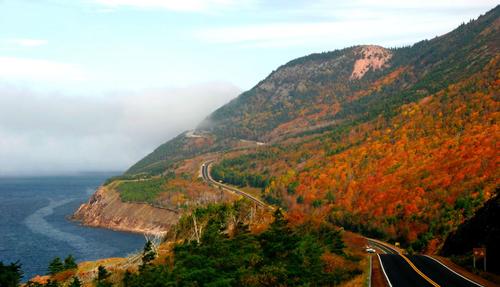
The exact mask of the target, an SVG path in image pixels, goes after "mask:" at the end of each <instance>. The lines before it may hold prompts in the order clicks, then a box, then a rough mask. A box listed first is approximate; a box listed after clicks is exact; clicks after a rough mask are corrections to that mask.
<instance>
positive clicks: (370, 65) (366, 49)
mask: <svg viewBox="0 0 500 287" xmlns="http://www.w3.org/2000/svg"><path fill="white" fill-rule="evenodd" d="M359 55H360V56H361V58H359V59H358V60H356V62H355V63H354V68H353V71H352V74H351V80H354V79H361V78H362V77H363V76H364V75H365V73H366V72H368V71H369V70H370V69H372V70H379V69H382V68H384V67H385V66H386V63H387V61H389V59H391V57H392V54H391V52H390V51H389V50H387V49H385V48H383V47H380V46H373V45H370V46H363V47H361V50H360V52H359Z"/></svg>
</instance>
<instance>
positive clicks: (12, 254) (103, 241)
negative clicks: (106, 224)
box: [0, 173, 144, 281]
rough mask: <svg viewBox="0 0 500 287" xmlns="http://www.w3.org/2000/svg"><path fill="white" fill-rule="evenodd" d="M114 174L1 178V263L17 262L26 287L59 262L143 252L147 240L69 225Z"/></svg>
mask: <svg viewBox="0 0 500 287" xmlns="http://www.w3.org/2000/svg"><path fill="white" fill-rule="evenodd" d="M112 175H113V174H109V173H107V174H86V175H81V176H60V177H29V178H28V177H24V178H0V261H3V263H4V264H5V263H10V262H15V261H17V260H19V261H20V262H21V264H22V269H23V271H24V273H25V275H24V278H23V281H27V280H28V279H30V278H32V277H33V276H34V275H35V274H45V273H47V266H48V264H49V262H50V261H51V260H52V259H53V258H54V257H55V256H59V257H61V258H64V257H66V256H67V255H69V254H72V255H73V256H74V257H75V258H76V260H77V261H78V262H81V261H87V260H95V259H99V258H106V257H120V256H126V255H127V254H130V253H133V252H136V251H139V250H141V249H142V247H143V246H144V237H143V236H141V235H137V234H131V233H124V232H115V231H111V230H107V229H101V228H91V227H84V226H81V225H79V224H78V223H77V222H72V221H70V220H68V216H70V215H71V214H72V213H73V212H74V211H75V210H76V209H77V208H78V207H79V205H80V204H82V203H83V202H85V201H87V199H88V198H89V197H90V195H91V194H92V193H93V192H94V191H95V189H96V188H97V187H98V186H99V185H100V184H101V183H103V182H104V180H105V179H106V178H108V177H110V176H112Z"/></svg>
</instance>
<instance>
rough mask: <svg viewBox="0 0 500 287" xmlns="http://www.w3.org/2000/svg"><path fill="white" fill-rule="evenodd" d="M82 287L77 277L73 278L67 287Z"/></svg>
mask: <svg viewBox="0 0 500 287" xmlns="http://www.w3.org/2000/svg"><path fill="white" fill-rule="evenodd" d="M80 286H82V282H81V281H80V279H78V277H76V276H75V277H73V281H71V283H70V284H69V287H80Z"/></svg>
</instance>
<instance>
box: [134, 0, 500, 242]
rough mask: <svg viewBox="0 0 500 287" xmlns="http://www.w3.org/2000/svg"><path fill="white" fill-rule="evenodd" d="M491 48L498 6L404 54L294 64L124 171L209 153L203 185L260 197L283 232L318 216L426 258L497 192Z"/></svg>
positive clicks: (369, 51)
mask: <svg viewBox="0 0 500 287" xmlns="http://www.w3.org/2000/svg"><path fill="white" fill-rule="evenodd" d="M498 43H500V7H496V8H494V9H493V10H491V11H490V12H488V13H487V14H485V15H483V16H481V17H479V18H478V19H477V20H473V21H471V22H469V23H467V24H462V25H461V26H459V27H458V28H457V29H455V30H454V31H452V32H450V33H448V34H445V35H443V36H440V37H436V38H434V39H431V40H425V41H421V42H419V43H416V44H414V45H412V46H409V47H402V48H393V49H386V48H383V47H379V46H355V47H350V48H346V49H343V50H337V51H333V52H328V53H320V54H313V55H309V56H306V57H303V58H299V59H296V60H293V61H291V62H289V63H287V64H285V65H283V66H282V67H280V68H278V69H277V70H276V71H274V72H272V73H271V74H270V75H269V76H268V77H267V78H266V79H265V80H263V81H261V82H260V83H258V84H257V85H256V86H255V87H254V88H252V89H251V90H249V91H247V92H245V93H243V94H242V95H240V96H239V97H237V98H236V99H234V100H233V101H231V102H230V103H228V104H227V105H225V106H223V107H221V108H219V109H218V110H216V111H215V112H214V113H212V114H211V115H210V116H208V117H207V119H206V120H205V121H203V122H202V123H201V124H200V125H199V126H198V128H197V130H196V132H195V133H194V135H193V134H190V135H188V134H183V135H180V136H179V137H177V138H175V139H173V140H172V141H170V142H167V143H165V144H164V145H162V146H160V147H159V148H158V149H157V150H155V151H154V152H153V153H151V154H150V155H148V156H147V157H146V158H144V159H143V160H141V161H140V162H139V163H137V164H136V165H134V166H133V167H132V168H131V169H130V170H129V171H128V172H127V174H128V175H129V176H133V175H137V174H143V175H144V174H145V175H146V176H156V177H158V176H163V177H164V176H166V175H167V174H168V173H170V172H174V173H175V172H176V169H178V168H179V166H182V164H183V163H185V162H187V161H192V160H196V159H197V158H200V157H199V156H202V155H206V154H210V155H211V156H212V157H213V158H216V159H217V160H216V162H217V163H216V164H215V165H214V167H213V170H212V172H213V176H214V178H216V179H217V180H223V181H225V182H228V183H231V184H234V185H238V186H251V187H255V188H259V189H261V190H262V194H261V196H262V198H264V199H266V200H267V201H268V202H269V203H272V204H275V205H279V206H281V207H283V208H284V209H286V210H287V216H288V220H289V221H290V223H291V224H292V225H293V224H296V225H300V224H302V223H304V222H307V221H309V220H311V219H328V220H329V221H331V222H334V223H335V224H338V225H341V226H343V227H345V228H349V229H352V230H355V231H358V232H361V233H364V234H368V235H371V236H377V237H380V238H384V239H388V240H394V241H400V242H402V243H403V244H404V245H406V246H407V247H409V248H410V249H414V250H423V249H427V250H429V251H434V250H436V249H437V248H439V247H440V246H441V244H442V242H443V240H444V238H445V237H446V236H447V234H448V233H449V232H450V231H452V230H454V229H456V227H457V226H458V225H459V224H460V223H462V222H463V221H464V220H465V219H467V218H469V217H471V216H472V215H473V214H474V212H475V211H476V210H477V209H478V208H480V207H481V206H482V205H483V204H484V202H485V201H487V200H488V199H489V198H491V196H492V195H493V193H494V190H495V189H496V188H498V184H499V178H500V170H499V167H498V140H499V137H500V127H499V125H498V121H499V119H500V105H499V97H500V79H499V77H500V47H499V46H500V45H499V44H498ZM248 142H252V143H255V144H254V145H248V146H246V147H245V148H242V147H241V144H242V143H248ZM201 163H202V162H199V163H198V164H199V165H201ZM192 176H193V178H195V177H194V175H192ZM137 184H139V185H140V184H141V182H138V183H137ZM139 189H140V188H139ZM158 196H161V194H160V195H158Z"/></svg>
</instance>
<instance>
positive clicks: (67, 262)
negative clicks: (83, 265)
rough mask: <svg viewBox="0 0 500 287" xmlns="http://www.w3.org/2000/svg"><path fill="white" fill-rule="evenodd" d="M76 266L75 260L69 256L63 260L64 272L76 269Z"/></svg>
mask: <svg viewBox="0 0 500 287" xmlns="http://www.w3.org/2000/svg"><path fill="white" fill-rule="evenodd" d="M77 267H78V265H77V264H76V262H75V258H74V257H73V256H72V255H71V254H70V255H68V257H66V258H65V259H64V270H68V269H76V268H77Z"/></svg>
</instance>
